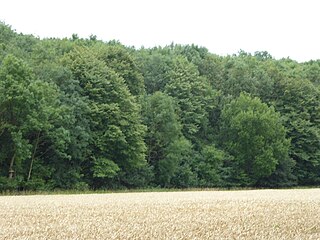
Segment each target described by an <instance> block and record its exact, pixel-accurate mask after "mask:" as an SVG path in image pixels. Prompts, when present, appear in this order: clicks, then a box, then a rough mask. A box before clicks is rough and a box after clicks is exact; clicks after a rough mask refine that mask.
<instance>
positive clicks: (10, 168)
mask: <svg viewBox="0 0 320 240" xmlns="http://www.w3.org/2000/svg"><path fill="white" fill-rule="evenodd" d="M15 158H16V153H14V154H13V156H12V158H11V162H10V167H9V178H10V179H12V178H13V177H14V170H13V164H14V159H15Z"/></svg>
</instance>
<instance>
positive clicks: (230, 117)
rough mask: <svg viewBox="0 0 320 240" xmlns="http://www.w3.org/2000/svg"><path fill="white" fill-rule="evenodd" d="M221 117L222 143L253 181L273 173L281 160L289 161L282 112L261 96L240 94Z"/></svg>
mask: <svg viewBox="0 0 320 240" xmlns="http://www.w3.org/2000/svg"><path fill="white" fill-rule="evenodd" d="M221 117H222V129H221V134H222V135H221V138H222V139H223V146H224V148H225V150H226V151H227V152H229V153H230V154H231V155H232V156H234V158H235V161H236V165H237V168H239V169H241V170H243V173H244V174H245V175H246V176H247V177H248V178H249V179H250V180H251V183H252V184H257V183H258V182H259V180H260V179H261V178H265V177H269V176H271V175H272V173H273V172H274V171H275V170H276V168H277V166H278V165H279V163H280V162H281V161H289V157H288V150H289V144H290V142H289V141H288V140H287V139H286V131H285V128H284V127H283V126H282V123H281V119H280V115H279V114H278V113H276V112H275V111H274V109H273V108H270V107H268V106H267V105H266V104H264V103H262V102H261V101H260V100H259V99H258V98H251V97H250V96H249V95H245V94H240V96H239V98H237V99H235V100H233V101H231V103H230V104H228V105H226V106H225V108H224V109H223V112H222V116H221Z"/></svg>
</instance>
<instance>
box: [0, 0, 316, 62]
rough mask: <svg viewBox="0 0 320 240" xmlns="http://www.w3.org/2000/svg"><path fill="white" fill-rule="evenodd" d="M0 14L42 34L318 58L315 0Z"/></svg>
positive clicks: (118, 0)
mask: <svg viewBox="0 0 320 240" xmlns="http://www.w3.org/2000/svg"><path fill="white" fill-rule="evenodd" d="M0 20H1V21H5V23H7V24H9V25H11V26H12V27H13V29H16V30H17V32H22V33H25V34H33V35H35V36H39V37H41V38H43V37H71V35H72V34H73V33H77V34H78V35H79V36H80V37H89V36H90V35H91V34H93V35H97V37H98V39H102V40H105V41H108V40H112V39H116V40H119V41H120V42H121V43H123V44H125V45H129V46H135V47H137V48H139V47H141V46H142V45H143V46H145V47H153V46H158V45H161V46H165V45H168V44H170V43H171V42H174V43H181V44H191V43H194V44H197V45H200V46H204V47H206V48H208V49H209V51H210V52H212V53H216V54H219V55H227V54H233V53H237V52H238V51H239V50H240V49H243V50H245V51H247V52H251V53H253V52H255V51H264V50H266V51H268V52H269V53H270V54H271V55H272V56H274V57H275V58H282V57H288V56H289V57H290V58H292V59H295V60H297V61H308V60H310V59H320V31H319V30H320V29H319V25H320V1H319V0H211V1H210V0H28V1H27V0H20V1H19V0H0Z"/></svg>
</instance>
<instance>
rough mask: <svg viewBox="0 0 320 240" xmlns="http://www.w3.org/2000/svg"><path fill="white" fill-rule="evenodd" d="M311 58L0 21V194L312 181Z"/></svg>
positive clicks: (318, 156) (316, 106)
mask: <svg viewBox="0 0 320 240" xmlns="http://www.w3.org/2000/svg"><path fill="white" fill-rule="evenodd" d="M319 84H320V61H319V60H317V61H314V60H312V61H309V62H304V63H298V62H296V61H294V60H291V59H289V58H283V59H281V60H276V59H274V58H273V57H272V56H271V55H270V54H269V53H267V52H263V51H262V52H256V53H254V54H250V53H246V52H244V51H240V52H239V53H238V54H235V55H230V56H224V57H222V56H218V55H215V54H212V53H210V52H209V51H208V50H207V49H206V48H204V47H199V46H196V45H178V44H171V45H168V46H166V47H154V48H141V49H135V48H134V47H127V46H124V45H122V44H121V43H120V42H118V41H109V42H104V41H100V40H98V39H97V37H96V36H90V37H89V38H87V39H83V38H79V37H78V36H77V35H76V34H74V35H72V37H71V38H64V39H56V38H50V39H39V38H36V37H34V36H32V35H25V34H18V33H17V32H16V31H14V30H12V28H11V27H10V26H8V25H6V24H5V23H0V191H6V190H52V189H79V190H84V189H117V188H146V187H168V188H169V187H170V188H171V187H174V188H186V187H246V186H250V187H290V186H296V185H308V186H311V185H318V184H319V183H320V87H319Z"/></svg>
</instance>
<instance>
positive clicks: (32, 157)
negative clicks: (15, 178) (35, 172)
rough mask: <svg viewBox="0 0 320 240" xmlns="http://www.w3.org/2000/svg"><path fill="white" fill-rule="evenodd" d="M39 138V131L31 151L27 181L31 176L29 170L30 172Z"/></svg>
mask: <svg viewBox="0 0 320 240" xmlns="http://www.w3.org/2000/svg"><path fill="white" fill-rule="evenodd" d="M39 138H40V131H39V132H38V134H37V139H36V144H35V145H34V149H33V153H32V156H31V162H30V167H29V172H28V178H27V181H29V180H30V178H31V172H32V167H33V163H34V158H35V156H36V151H37V148H38V144H39Z"/></svg>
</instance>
